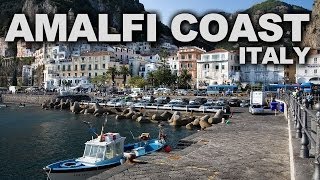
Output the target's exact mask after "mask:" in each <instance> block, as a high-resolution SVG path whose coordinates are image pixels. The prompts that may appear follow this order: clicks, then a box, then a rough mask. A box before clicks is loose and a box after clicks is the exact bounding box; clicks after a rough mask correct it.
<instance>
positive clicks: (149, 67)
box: [139, 62, 160, 79]
mask: <svg viewBox="0 0 320 180" xmlns="http://www.w3.org/2000/svg"><path fill="white" fill-rule="evenodd" d="M159 66H160V65H159V64H157V63H153V62H147V63H145V64H141V65H140V69H139V76H141V77H143V78H145V79H147V78H148V74H149V73H150V72H153V71H156V70H157V69H158V67H159Z"/></svg>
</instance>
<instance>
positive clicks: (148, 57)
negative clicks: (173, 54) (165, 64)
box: [141, 54, 160, 63]
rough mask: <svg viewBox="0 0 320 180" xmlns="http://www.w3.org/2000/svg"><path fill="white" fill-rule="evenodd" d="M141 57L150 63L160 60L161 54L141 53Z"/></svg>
mask: <svg viewBox="0 0 320 180" xmlns="http://www.w3.org/2000/svg"><path fill="white" fill-rule="evenodd" d="M141 57H142V58H143V59H144V60H145V61H147V62H149V63H159V62H160V56H159V55H158V54H141Z"/></svg>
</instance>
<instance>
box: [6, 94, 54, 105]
mask: <svg viewBox="0 0 320 180" xmlns="http://www.w3.org/2000/svg"><path fill="white" fill-rule="evenodd" d="M56 97H57V96H56V95H30V94H2V102H3V103H23V104H38V105H40V104H42V103H43V102H45V101H49V100H51V99H55V98H56Z"/></svg>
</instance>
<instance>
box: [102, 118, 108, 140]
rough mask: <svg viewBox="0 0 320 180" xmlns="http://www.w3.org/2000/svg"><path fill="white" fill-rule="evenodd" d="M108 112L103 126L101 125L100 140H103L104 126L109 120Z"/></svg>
mask: <svg viewBox="0 0 320 180" xmlns="http://www.w3.org/2000/svg"><path fill="white" fill-rule="evenodd" d="M108 114H109V113H107V114H106V119H105V120H104V123H103V124H102V127H101V133H100V142H102V141H103V139H104V137H103V131H104V126H105V125H106V124H107V122H108Z"/></svg>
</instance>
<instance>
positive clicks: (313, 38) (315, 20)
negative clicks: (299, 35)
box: [302, 0, 320, 49]
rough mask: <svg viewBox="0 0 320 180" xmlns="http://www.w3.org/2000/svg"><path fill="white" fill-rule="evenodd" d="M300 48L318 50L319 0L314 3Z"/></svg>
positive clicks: (319, 42)
mask: <svg viewBox="0 0 320 180" xmlns="http://www.w3.org/2000/svg"><path fill="white" fill-rule="evenodd" d="M302 46H305V47H311V48H314V49H318V48H320V0H316V1H315V2H314V6H313V10H312V14H311V21H310V23H309V24H308V26H307V27H306V31H305V34H304V39H303V42H302Z"/></svg>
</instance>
